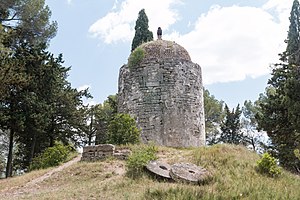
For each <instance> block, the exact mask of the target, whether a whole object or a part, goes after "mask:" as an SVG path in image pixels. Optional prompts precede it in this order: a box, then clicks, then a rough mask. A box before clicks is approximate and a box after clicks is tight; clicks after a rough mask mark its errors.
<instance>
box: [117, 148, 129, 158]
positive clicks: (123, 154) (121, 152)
mask: <svg viewBox="0 0 300 200" xmlns="http://www.w3.org/2000/svg"><path fill="white" fill-rule="evenodd" d="M130 154H131V151H130V150H129V149H118V150H117V149H116V150H115V153H114V157H115V158H117V159H119V160H126V159H127V158H128V157H129V156H130Z"/></svg>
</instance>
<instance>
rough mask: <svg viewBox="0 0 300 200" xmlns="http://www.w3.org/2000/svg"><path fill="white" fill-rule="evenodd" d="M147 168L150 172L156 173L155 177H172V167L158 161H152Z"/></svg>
mask: <svg viewBox="0 0 300 200" xmlns="http://www.w3.org/2000/svg"><path fill="white" fill-rule="evenodd" d="M146 168H147V169H148V170H149V171H150V172H152V173H154V174H155V175H157V176H159V177H162V178H166V179H171V176H170V169H171V166H170V165H169V164H167V163H163V162H160V161H157V160H152V161H150V162H149V163H148V165H147V166H146Z"/></svg>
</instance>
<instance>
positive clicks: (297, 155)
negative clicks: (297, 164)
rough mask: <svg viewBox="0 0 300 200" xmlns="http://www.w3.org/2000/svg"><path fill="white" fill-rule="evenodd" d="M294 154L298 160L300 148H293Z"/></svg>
mask: <svg viewBox="0 0 300 200" xmlns="http://www.w3.org/2000/svg"><path fill="white" fill-rule="evenodd" d="M294 154H295V156H296V157H297V158H298V159H299V160H300V150H299V149H295V150H294Z"/></svg>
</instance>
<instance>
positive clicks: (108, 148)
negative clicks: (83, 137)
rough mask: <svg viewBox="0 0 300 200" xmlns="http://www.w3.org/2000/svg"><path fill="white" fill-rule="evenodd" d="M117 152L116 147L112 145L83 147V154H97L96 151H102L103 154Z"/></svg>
mask: <svg viewBox="0 0 300 200" xmlns="http://www.w3.org/2000/svg"><path fill="white" fill-rule="evenodd" d="M114 150H115V146H114V145H112V144H99V145H95V146H85V147H83V153H85V152H96V151H102V152H107V151H109V152H110V151H111V152H113V151H114Z"/></svg>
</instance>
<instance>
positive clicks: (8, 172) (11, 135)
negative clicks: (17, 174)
mask: <svg viewBox="0 0 300 200" xmlns="http://www.w3.org/2000/svg"><path fill="white" fill-rule="evenodd" d="M13 147H14V130H13V129H11V130H10V133H9V147H8V148H9V149H8V156H7V164H6V172H5V177H6V178H8V177H11V176H12V160H13Z"/></svg>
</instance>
